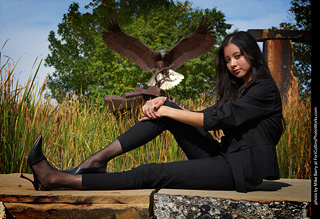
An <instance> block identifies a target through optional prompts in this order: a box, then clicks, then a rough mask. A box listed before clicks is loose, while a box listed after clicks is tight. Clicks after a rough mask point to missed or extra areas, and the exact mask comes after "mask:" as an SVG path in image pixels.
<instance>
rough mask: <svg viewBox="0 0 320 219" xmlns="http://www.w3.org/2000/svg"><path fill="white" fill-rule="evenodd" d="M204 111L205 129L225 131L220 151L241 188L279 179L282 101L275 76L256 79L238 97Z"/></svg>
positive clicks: (237, 185) (238, 187) (241, 190)
mask: <svg viewBox="0 0 320 219" xmlns="http://www.w3.org/2000/svg"><path fill="white" fill-rule="evenodd" d="M202 112H203V113H204V129H205V130H218V129H222V130H223V131H224V134H225V136H224V137H223V138H222V150H221V151H222V153H224V154H225V155H226V157H227V158H228V160H229V163H230V167H231V170H232V173H233V176H234V180H235V185H236V190H237V191H238V192H247V189H250V188H253V187H255V186H258V185H259V184H261V183H262V180H263V179H279V166H278V160H277V153H276V145H277V143H278V141H279V139H280V137H281V134H282V131H283V126H282V102H281V97H280V93H279V90H278V88H277V86H276V84H275V83H274V81H273V80H272V78H268V79H259V80H257V81H255V82H253V83H252V84H251V85H250V86H249V87H248V88H247V89H246V90H245V91H244V92H243V94H242V95H241V97H240V98H239V99H238V100H237V101H234V102H229V103H226V104H224V105H222V106H220V107H217V108H216V109H214V108H213V107H209V108H207V109H206V110H204V111H202Z"/></svg>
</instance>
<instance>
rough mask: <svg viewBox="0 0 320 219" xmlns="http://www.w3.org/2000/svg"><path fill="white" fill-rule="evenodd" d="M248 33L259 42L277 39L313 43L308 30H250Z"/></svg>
mask: <svg viewBox="0 0 320 219" xmlns="http://www.w3.org/2000/svg"><path fill="white" fill-rule="evenodd" d="M247 32H248V33H250V34H251V35H252V36H253V37H254V38H255V39H256V41H258V42H264V41H266V40H275V39H278V40H279V39H286V40H292V42H311V31H307V30H279V29H270V30H267V29H250V30H247Z"/></svg>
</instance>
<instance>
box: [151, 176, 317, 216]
mask: <svg viewBox="0 0 320 219" xmlns="http://www.w3.org/2000/svg"><path fill="white" fill-rule="evenodd" d="M310 203H311V180H296V179H281V180H277V181H264V182H263V183H262V185H260V186H258V187H256V188H255V189H254V190H252V191H249V192H248V193H238V192H235V191H212V190H210V191H204V190H203V191H200V190H176V189H161V190H160V191H159V192H158V193H156V194H155V195H154V207H153V215H155V217H156V218H162V219H166V218H292V219H295V218H310V212H311V211H310V206H311V204H310Z"/></svg>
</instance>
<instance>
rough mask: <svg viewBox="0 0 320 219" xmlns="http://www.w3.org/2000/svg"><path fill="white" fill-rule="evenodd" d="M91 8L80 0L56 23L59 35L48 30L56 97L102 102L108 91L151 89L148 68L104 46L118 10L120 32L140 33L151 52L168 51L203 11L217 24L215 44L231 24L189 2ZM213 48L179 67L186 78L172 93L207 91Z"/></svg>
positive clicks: (131, 0) (109, 1)
mask: <svg viewBox="0 0 320 219" xmlns="http://www.w3.org/2000/svg"><path fill="white" fill-rule="evenodd" d="M89 7H92V9H93V10H92V13H84V14H81V13H80V12H79V6H78V4H76V3H73V4H71V5H70V7H69V11H68V13H67V14H65V15H64V16H63V20H62V23H60V24H59V25H58V32H57V34H58V36H56V33H55V32H53V31H51V32H50V35H49V42H50V46H49V49H50V51H51V54H49V55H48V57H47V58H46V59H45V62H46V65H47V66H53V67H55V72H54V73H53V74H52V75H50V76H49V78H48V88H49V89H50V91H51V93H52V94H53V96H54V97H55V98H56V99H58V100H59V98H60V97H64V96H66V95H67V94H69V93H73V94H75V95H76V96H81V95H85V96H91V97H95V98H99V100H100V101H102V100H103V97H104V96H105V95H107V94H108V95H110V94H112V95H117V96H122V95H123V93H125V92H129V91H133V89H134V88H135V87H142V88H147V85H146V82H147V81H148V80H149V78H150V77H151V76H152V74H153V73H148V72H144V71H143V70H142V69H140V68H139V67H138V66H137V65H136V64H134V63H133V62H132V61H131V60H130V59H129V58H126V57H122V56H121V55H119V54H117V53H115V52H113V51H111V50H109V49H108V48H107V46H106V45H105V44H104V42H103V40H102V32H103V31H105V28H104V25H105V20H106V19H107V18H108V17H109V16H110V15H113V14H117V18H118V21H119V24H120V27H121V28H122V30H123V31H124V32H126V33H127V34H129V35H132V36H136V37H139V38H140V39H141V40H142V41H143V42H144V43H145V44H146V45H148V46H149V47H151V48H152V49H153V50H160V49H170V48H171V47H173V46H174V45H175V44H176V43H177V42H178V41H179V40H180V39H181V38H183V37H186V36H189V35H191V34H192V33H193V32H194V31H195V30H196V28H197V27H198V24H199V22H200V20H201V17H202V16H203V15H206V16H207V17H208V18H209V19H210V21H212V22H213V25H214V29H215V32H216V33H217V44H219V42H220V41H221V38H223V37H224V36H225V35H226V30H227V29H229V28H230V27H231V25H229V24H226V23H225V19H224V14H223V13H221V12H220V11H217V10H216V9H212V10H209V9H206V10H199V9H196V10H194V9H192V8H191V4H190V2H188V1H185V2H184V3H181V2H175V3H174V2H173V1H167V0H161V1H147V0H143V1H137V0H128V1H114V0H103V1H93V2H92V3H90V4H89V5H88V6H87V8H89ZM215 50H216V49H215V48H213V49H212V50H211V51H210V52H209V53H207V54H205V55H203V56H201V57H198V58H196V59H193V60H190V61H188V62H187V63H185V65H183V66H182V67H180V68H179V69H178V70H177V71H178V72H180V73H182V74H183V75H184V76H185V79H184V80H183V81H182V83H181V84H180V85H178V86H177V87H175V88H174V89H172V90H170V91H169V93H170V94H171V95H173V96H175V97H178V98H183V99H184V98H189V97H194V96H197V95H199V94H201V93H202V92H204V91H208V90H209V89H210V88H211V87H212V86H213V85H214V80H213V78H214V74H215V69H214V67H213V66H215V65H214V60H215V57H216V54H215Z"/></svg>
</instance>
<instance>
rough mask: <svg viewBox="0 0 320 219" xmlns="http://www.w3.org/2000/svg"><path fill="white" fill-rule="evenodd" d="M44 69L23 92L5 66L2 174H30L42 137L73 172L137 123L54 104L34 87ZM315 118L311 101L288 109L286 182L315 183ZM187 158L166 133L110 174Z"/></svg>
mask: <svg viewBox="0 0 320 219" xmlns="http://www.w3.org/2000/svg"><path fill="white" fill-rule="evenodd" d="M17 64H18V62H17ZM17 64H16V65H17ZM40 64H41V62H40ZM40 64H39V66H40ZM39 66H38V68H37V69H36V70H35V73H34V76H32V77H30V78H29V80H28V83H27V84H26V85H25V86H23V87H21V88H20V87H19V85H18V82H16V84H13V71H14V69H15V66H11V65H10V64H8V62H7V63H5V64H4V65H3V66H2V67H1V72H0V77H1V78H0V79H1V81H0V83H1V84H0V85H1V102H0V106H1V108H0V137H1V138H0V146H1V147H0V165H1V166H0V171H1V173H14V172H30V169H29V168H28V167H27V164H26V159H27V155H28V153H29V151H30V150H31V147H32V145H33V143H34V141H35V139H36V138H37V137H38V135H40V134H41V135H42V136H43V140H44V141H43V150H44V153H45V155H46V157H47V158H48V160H49V162H50V163H51V164H52V165H53V166H54V167H56V168H58V169H70V168H73V167H75V166H77V165H78V164H80V163H81V162H82V161H83V160H85V159H86V158H87V157H89V156H90V155H91V154H93V153H94V152H96V151H98V150H100V149H102V148H104V147H105V146H107V145H108V144H109V143H111V142H112V141H114V140H115V139H116V137H117V136H119V135H120V134H121V133H123V132H125V131H126V130H127V129H128V128H130V127H131V126H132V125H134V124H135V123H136V122H137V121H136V116H135V112H133V111H130V110H128V111H125V112H118V113H116V114H113V113H109V112H108V111H107V109H106V108H105V106H104V105H99V104H96V103H95V102H96V101H95V100H90V101H89V100H82V101H79V99H78V98H76V97H73V96H69V97H67V98H65V99H64V100H63V102H62V103H61V104H59V105H57V104H53V103H52V102H51V101H50V100H49V99H45V98H44V95H43V91H44V87H45V82H44V83H43V84H42V85H41V86H39V84H37V83H35V78H36V75H37V74H38V71H39ZM38 88H39V89H38ZM209 99H210V98H209ZM211 99H212V98H211ZM185 103H186V105H187V106H188V107H189V108H190V109H193V110H200V109H202V108H205V107H207V106H209V105H211V104H212V103H211V102H210V101H208V100H207V98H206V97H205V95H203V97H201V98H198V99H197V100H193V101H191V100H186V101H185ZM310 113H311V106H310V101H307V102H301V101H300V100H299V99H294V98H293V97H292V99H291V102H290V103H289V104H287V105H286V106H285V107H284V114H285V117H286V121H287V129H286V131H285V133H284V135H283V137H282V139H281V141H280V143H279V144H278V147H277V150H278V155H279V166H280V172H281V177H284V178H310V170H311V167H310V160H311V159H310V157H311V142H310V140H311V122H310V116H311V114H310ZM184 156H185V155H184V153H183V152H182V150H181V149H180V148H179V147H178V145H177V143H176V141H175V140H174V137H173V136H172V134H171V133H170V132H163V133H162V134H160V135H159V136H158V137H157V138H156V139H154V140H153V141H150V142H149V143H147V144H146V145H144V146H142V147H140V148H137V149H135V150H132V151H130V152H128V153H125V154H123V155H121V156H119V157H117V158H115V159H113V160H112V161H110V162H109V163H108V167H107V171H108V172H119V171H124V170H129V169H131V168H133V167H137V166H139V165H141V164H145V163H152V162H155V163H161V162H171V161H176V160H182V159H184Z"/></svg>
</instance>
